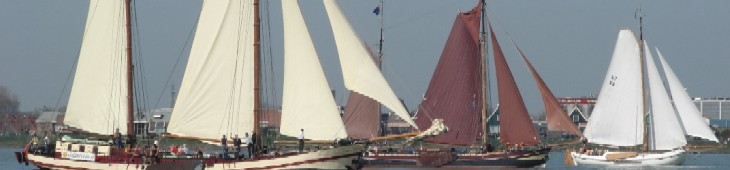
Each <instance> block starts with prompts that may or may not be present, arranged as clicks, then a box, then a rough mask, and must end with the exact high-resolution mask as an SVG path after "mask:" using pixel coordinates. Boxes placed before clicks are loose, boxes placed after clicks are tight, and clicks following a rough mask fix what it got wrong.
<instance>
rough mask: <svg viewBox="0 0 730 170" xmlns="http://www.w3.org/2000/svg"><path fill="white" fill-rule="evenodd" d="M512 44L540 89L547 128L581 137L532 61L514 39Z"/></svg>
mask: <svg viewBox="0 0 730 170" xmlns="http://www.w3.org/2000/svg"><path fill="white" fill-rule="evenodd" d="M512 45H514V46H515V48H516V49H517V52H518V53H519V54H520V57H521V58H522V61H524V62H525V64H526V65H527V68H529V69H530V73H531V74H532V78H533V79H534V80H535V84H537V88H538V89H540V95H541V96H542V102H543V106H544V107H545V117H546V121H547V128H548V130H550V131H563V132H568V133H570V134H573V135H576V136H580V137H583V133H581V132H580V130H579V129H578V127H576V126H575V124H573V121H571V120H570V118H568V114H567V113H565V110H563V108H562V107H561V106H560V104H559V103H558V99H556V98H555V95H553V92H552V91H550V89H549V88H548V86H547V84H545V81H543V80H542V77H540V74H538V73H537V70H535V67H533V66H532V63H530V61H528V60H527V57H525V54H524V53H523V52H522V50H520V47H517V44H515V42H514V41H512Z"/></svg>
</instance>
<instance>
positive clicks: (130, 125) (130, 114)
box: [124, 0, 136, 143]
mask: <svg viewBox="0 0 730 170" xmlns="http://www.w3.org/2000/svg"><path fill="white" fill-rule="evenodd" d="M124 5H125V8H124V11H125V13H126V20H127V21H126V24H127V26H126V27H127V137H128V138H129V142H130V143H135V142H136V141H135V140H136V139H135V137H136V135H135V131H134V106H133V98H134V96H133V95H134V94H133V92H134V85H133V79H134V70H133V69H134V67H133V66H132V21H131V19H132V14H131V11H132V10H131V8H132V7H131V0H124Z"/></svg>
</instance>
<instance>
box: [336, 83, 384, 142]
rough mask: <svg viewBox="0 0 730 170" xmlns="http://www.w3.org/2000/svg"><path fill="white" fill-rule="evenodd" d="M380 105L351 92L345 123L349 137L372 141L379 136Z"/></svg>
mask: <svg viewBox="0 0 730 170" xmlns="http://www.w3.org/2000/svg"><path fill="white" fill-rule="evenodd" d="M379 112H380V104H379V103H378V102H377V101H375V100H373V99H371V98H369V97H367V96H364V95H362V94H360V93H357V92H353V91H350V97H349V98H348V99H347V106H346V107H345V115H343V117H342V120H343V122H344V123H345V129H346V130H347V136H349V137H351V138H353V139H370V138H373V137H377V136H378V129H379V126H378V125H379V123H380V113H379Z"/></svg>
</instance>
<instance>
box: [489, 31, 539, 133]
mask: <svg viewBox="0 0 730 170" xmlns="http://www.w3.org/2000/svg"><path fill="white" fill-rule="evenodd" d="M489 33H490V35H491V40H492V48H493V50H492V51H494V66H495V71H496V74H497V91H498V93H499V111H500V119H499V120H500V124H499V125H500V132H499V137H500V142H502V143H504V144H506V143H510V144H525V145H537V144H540V138H538V136H537V133H535V129H534V128H533V126H532V119H530V115H529V114H528V112H527V108H526V107H525V102H524V101H523V100H522V95H521V94H520V90H519V89H518V88H517V84H516V83H515V79H514V77H513V76H512V71H510V69H509V66H508V65H507V61H506V60H505V58H504V54H503V53H502V48H500V47H499V43H498V42H497V39H496V38H495V36H494V31H493V30H492V26H491V24H490V25H489Z"/></svg>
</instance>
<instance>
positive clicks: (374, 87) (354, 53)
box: [324, 0, 418, 129]
mask: <svg viewBox="0 0 730 170" xmlns="http://www.w3.org/2000/svg"><path fill="white" fill-rule="evenodd" d="M324 6H325V8H326V9H327V16H329V19H330V23H331V25H332V32H333V34H334V37H335V43H336V44H337V52H338V53H339V56H340V64H341V67H342V77H343V79H344V81H345V87H346V88H347V89H349V90H352V91H354V92H357V93H360V94H362V95H365V96H368V97H370V98H373V99H374V100H376V101H378V102H380V103H381V104H383V106H385V107H387V108H389V109H390V110H392V111H393V112H395V114H396V115H398V116H400V117H401V118H403V119H404V120H405V121H406V122H408V124H410V125H411V126H413V127H414V128H416V129H418V126H417V125H416V123H414V122H413V120H412V119H411V117H410V115H409V114H408V111H407V110H406V108H405V106H403V104H402V103H401V102H400V100H399V99H398V97H396V95H395V93H394V92H393V89H391V88H390V85H388V82H387V81H386V80H385V77H384V76H383V75H382V74H381V73H380V70H379V69H378V67H377V66H376V65H375V62H373V60H372V59H370V54H369V53H368V51H367V49H366V48H365V46H363V44H362V43H361V41H360V38H359V37H358V36H357V34H356V33H355V31H354V30H353V29H352V26H351V25H350V23H349V22H348V21H347V18H345V15H344V14H343V13H342V10H340V7H339V6H338V5H337V2H336V1H334V0H325V1H324Z"/></svg>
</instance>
